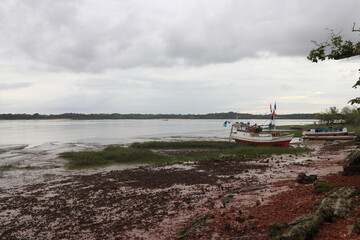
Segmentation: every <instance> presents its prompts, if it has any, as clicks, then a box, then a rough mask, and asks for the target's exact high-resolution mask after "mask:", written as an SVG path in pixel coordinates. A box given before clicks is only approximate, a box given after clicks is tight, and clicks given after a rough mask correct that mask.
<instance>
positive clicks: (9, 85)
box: [0, 82, 32, 91]
mask: <svg viewBox="0 0 360 240" xmlns="http://www.w3.org/2000/svg"><path fill="white" fill-rule="evenodd" d="M30 85H32V83H29V82H15V83H0V91H1V90H9V89H18V88H25V87H28V86H30Z"/></svg>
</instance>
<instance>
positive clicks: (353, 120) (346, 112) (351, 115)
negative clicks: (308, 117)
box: [316, 107, 360, 125]
mask: <svg viewBox="0 0 360 240" xmlns="http://www.w3.org/2000/svg"><path fill="white" fill-rule="evenodd" d="M316 118H317V119H319V120H320V122H321V123H324V124H339V123H343V124H352V125H358V124H360V109H358V108H351V107H344V108H343V109H342V110H341V112H340V111H339V110H338V109H337V108H336V107H331V108H330V109H329V110H326V111H325V112H322V113H318V114H317V115H316Z"/></svg>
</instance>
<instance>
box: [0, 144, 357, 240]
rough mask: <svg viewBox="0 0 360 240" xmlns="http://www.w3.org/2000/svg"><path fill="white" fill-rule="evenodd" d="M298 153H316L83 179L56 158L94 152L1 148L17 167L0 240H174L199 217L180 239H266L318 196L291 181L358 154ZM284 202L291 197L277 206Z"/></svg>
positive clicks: (0, 193)
mask: <svg viewBox="0 0 360 240" xmlns="http://www.w3.org/2000/svg"><path fill="white" fill-rule="evenodd" d="M306 144H307V145H308V146H309V147H310V148H313V149H314V151H313V152H311V153H309V154H303V155H297V156H295V155H282V156H271V157H269V158H264V159H257V160H254V159H248V160H244V161H241V162H239V161H229V160H226V159H217V160H214V161H209V162H202V163H184V164H169V165H163V166H156V167H154V166H138V167H134V166H131V168H129V166H113V167H109V168H100V169H94V170H83V171H68V170H65V169H64V168H63V164H64V161H63V160H62V159H59V158H58V157H57V154H58V153H60V152H63V151H64V149H66V151H68V150H73V151H78V150H84V149H100V148H101V147H102V146H99V145H91V144H89V145H86V144H56V143H51V144H48V145H41V146H37V147H33V148H26V147H24V146H7V148H3V149H2V150H1V148H0V152H2V153H1V154H0V163H1V165H6V164H11V165H14V166H16V167H15V168H14V169H11V170H9V171H4V172H3V174H2V177H1V178H0V239H29V240H30V239H174V237H175V235H176V234H177V233H179V231H181V230H182V229H184V228H186V227H187V226H189V225H191V221H192V220H193V219H195V218H196V217H198V216H203V217H204V218H205V219H206V221H205V223H204V225H203V226H202V227H201V228H198V229H196V230H194V231H192V232H190V233H189V234H187V235H186V236H185V237H184V239H219V238H225V237H240V236H246V235H252V236H254V235H262V234H266V233H267V226H268V224H270V223H271V221H290V220H291V218H294V217H295V216H296V214H300V213H302V212H306V211H310V210H311V204H310V203H311V202H312V201H314V200H315V199H316V196H312V195H311V194H308V192H309V191H311V185H310V186H298V185H297V184H295V179H296V177H297V175H298V174H299V173H301V172H305V173H306V174H317V175H318V177H319V178H322V177H328V176H331V175H334V176H336V175H337V173H339V172H340V171H341V170H342V164H343V159H344V158H345V157H346V156H347V155H348V154H349V152H350V151H351V150H352V149H354V148H355V147H356V145H355V144H354V143H349V142H342V143H338V142H331V143H329V142H308V143H306ZM244 189H245V190H248V191H245V190H244ZM294 189H295V190H294ZM296 189H297V190H296ZM291 191H294V192H293V193H291ZM285 193H287V194H288V193H291V194H290V195H288V197H287V198H286V197H285V199H283V200H282V202H281V201H280V202H278V203H276V197H277V198H280V197H281V196H282V195H281V194H285ZM300 193H306V194H307V195H306V196H301V195H299V196H297V194H300ZM310 195H311V196H312V198H310V197H309V196H310ZM284 196H286V195H284ZM291 196H297V198H295V199H296V201H297V202H298V203H297V205H298V206H297V208H294V206H292V205H291V204H289V206H287V205H286V201H285V200H286V199H290V198H291ZM291 199H292V200H293V201H292V202H291V203H293V202H294V198H293V197H292V198H291ZM284 203H285V205H284ZM290 205H291V206H292V207H291V206H290ZM279 206H280V207H279ZM299 206H303V207H299ZM309 206H310V207H309ZM276 207H279V209H278V210H277V212H273V210H274V209H276ZM261 208H263V210H262V211H260V212H261V213H259V212H258V211H259V209H261ZM287 208H288V209H287ZM293 208H294V209H295V210H292V212H290V210H291V209H293ZM284 209H287V210H288V211H286V212H285V214H284V213H281V211H283V210H284ZM296 209H297V210H296ZM265 213H266V214H265ZM277 213H278V217H277V218H276V214H277ZM285 215H286V216H285ZM284 216H285V217H284ZM257 239H267V238H266V237H265V236H264V237H262V238H261V236H259V238H257ZM324 239H325V238H324Z"/></svg>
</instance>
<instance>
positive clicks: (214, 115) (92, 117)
mask: <svg viewBox="0 0 360 240" xmlns="http://www.w3.org/2000/svg"><path fill="white" fill-rule="evenodd" d="M315 116H316V114H315V113H304V114H302V113H298V114H284V115H277V118H280V119H314V118H315ZM268 118H269V115H265V114H250V113H236V112H227V113H208V114H120V113H111V114H105V113H99V114H81V113H63V114H50V115H45V114H38V113H35V114H25V113H24V114H12V113H7V114H0V120H41V119H73V120H101V119H228V120H230V119H268Z"/></svg>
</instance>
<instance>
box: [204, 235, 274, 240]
mask: <svg viewBox="0 0 360 240" xmlns="http://www.w3.org/2000/svg"><path fill="white" fill-rule="evenodd" d="M265 236H267V234H259V235H249V236H240V237H226V238H215V239H208V240H226V239H244V238H257V237H265Z"/></svg>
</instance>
